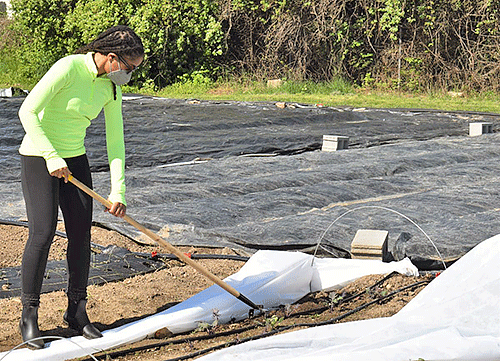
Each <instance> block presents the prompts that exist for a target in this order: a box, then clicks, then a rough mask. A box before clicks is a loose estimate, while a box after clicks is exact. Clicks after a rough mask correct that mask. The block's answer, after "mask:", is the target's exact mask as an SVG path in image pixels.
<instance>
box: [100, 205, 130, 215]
mask: <svg viewBox="0 0 500 361" xmlns="http://www.w3.org/2000/svg"><path fill="white" fill-rule="evenodd" d="M105 212H109V213H111V214H112V215H113V216H116V217H120V218H123V216H124V215H125V213H126V212H127V206H126V205H125V204H123V203H120V202H115V203H113V205H112V206H111V209H105Z"/></svg>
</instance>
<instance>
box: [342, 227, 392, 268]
mask: <svg viewBox="0 0 500 361" xmlns="http://www.w3.org/2000/svg"><path fill="white" fill-rule="evenodd" d="M388 238H389V232H388V231H380V230H372V229H360V230H358V231H357V232H356V235H355V236H354V239H353V241H352V243H351V255H352V258H360V259H378V260H380V261H383V260H386V259H387V258H388V257H387V254H388V251H387V239H388Z"/></svg>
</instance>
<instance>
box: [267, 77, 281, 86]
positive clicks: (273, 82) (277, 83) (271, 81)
mask: <svg viewBox="0 0 500 361" xmlns="http://www.w3.org/2000/svg"><path fill="white" fill-rule="evenodd" d="M282 85H283V80H281V79H269V80H268V81H267V87H268V88H279V87H280V86H282Z"/></svg>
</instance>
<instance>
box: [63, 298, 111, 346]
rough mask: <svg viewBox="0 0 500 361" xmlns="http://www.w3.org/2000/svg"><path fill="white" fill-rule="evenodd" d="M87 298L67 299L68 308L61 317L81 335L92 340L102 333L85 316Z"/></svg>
mask: <svg viewBox="0 0 500 361" xmlns="http://www.w3.org/2000/svg"><path fill="white" fill-rule="evenodd" d="M86 307H87V300H85V299H83V300H80V301H77V302H74V301H68V309H67V310H66V312H65V313H64V316H63V319H64V321H66V323H67V324H68V325H69V327H71V328H72V329H74V330H77V331H78V332H80V333H81V334H82V335H83V337H85V338H87V339H89V340H93V339H95V338H99V337H102V333H101V332H100V331H99V330H98V329H97V328H95V326H94V325H93V324H91V323H90V320H89V316H87V310H86Z"/></svg>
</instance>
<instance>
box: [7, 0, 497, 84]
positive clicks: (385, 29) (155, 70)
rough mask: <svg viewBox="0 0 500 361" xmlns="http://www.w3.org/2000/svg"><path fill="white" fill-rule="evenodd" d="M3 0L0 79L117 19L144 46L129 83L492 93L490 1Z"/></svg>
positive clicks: (35, 70) (27, 78)
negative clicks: (225, 81) (226, 81)
mask: <svg viewBox="0 0 500 361" xmlns="http://www.w3.org/2000/svg"><path fill="white" fill-rule="evenodd" d="M12 6H13V8H14V10H15V18H14V19H13V21H12V22H11V24H9V25H8V31H6V30H5V29H6V28H5V27H3V29H4V30H3V31H4V33H5V34H8V38H9V39H8V41H6V42H5V43H4V44H3V45H2V44H0V60H1V62H0V71H1V72H2V75H1V76H3V77H7V76H12V77H14V78H15V79H16V80H15V81H22V82H28V83H30V84H32V83H34V82H36V81H37V80H38V79H39V78H40V77H41V76H42V75H43V74H44V73H45V72H46V71H47V70H48V68H49V67H50V66H51V65H52V64H53V63H54V62H55V61H56V60H57V59H59V58H60V57H62V56H65V55H68V54H71V53H73V52H74V51H75V50H76V49H77V48H78V47H80V46H82V45H84V44H86V43H88V42H89V41H90V40H92V39H93V38H94V37H95V36H96V35H97V34H98V33H100V32H101V31H103V30H105V29H107V28H109V27H110V26H112V25H116V24H125V25H129V26H131V27H132V28H134V29H135V30H136V32H137V33H138V34H139V35H140V36H141V38H142V39H143V42H144V46H145V51H146V61H145V62H144V64H143V66H142V67H141V68H140V70H139V71H137V72H136V73H134V77H133V82H132V84H131V85H132V86H134V87H137V88H141V87H144V89H147V91H159V90H160V89H162V88H164V87H166V86H169V87H171V90H173V91H179V92H181V91H186V90H189V91H190V92H191V93H193V94H194V93H197V92H200V91H207V89H210V88H211V87H213V86H214V83H215V82H217V80H218V79H219V78H220V77H226V78H231V77H242V76H244V75H245V76H249V77H250V78H251V79H252V80H253V81H259V82H262V81H265V80H266V79H269V78H281V79H285V78H286V79H288V81H286V82H285V84H284V85H283V86H282V89H281V90H283V91H287V92H290V93H293V94H315V93H317V92H324V91H329V90H328V89H318V87H319V86H320V87H323V86H325V84H327V83H329V82H337V84H336V85H335V86H332V90H331V92H336V91H338V92H340V93H341V94H342V93H344V92H350V91H351V90H350V89H349V87H350V85H349V86H347V85H346V83H347V82H348V83H349V84H351V83H354V84H356V85H359V86H363V87H366V88H371V89H375V88H379V89H386V90H387V89H388V90H391V89H398V90H405V91H406V90H409V91H425V90H429V88H432V87H437V88H440V89H445V90H447V89H457V88H460V89H467V90H468V91H470V92H476V91H488V90H495V91H497V90H500V68H498V66H497V64H498V63H499V61H500V53H499V52H498V51H497V49H498V48H499V47H500V0H451V1H447V0H366V1H357V0H328V1H325V0H216V1H209V0H183V1H182V0H88V1H87V0H12ZM471 14H473V15H471ZM0 31H2V30H1V29H0ZM2 34H3V33H2ZM7 74H9V75H7ZM339 79H345V80H342V81H343V82H344V85H342V83H339ZM294 82H295V83H294ZM299 83H300V85H298V84H299ZM175 84H176V85H175ZM315 84H320V85H319V86H317V85H315ZM335 87H337V88H339V87H340V89H334V88H335ZM266 91H267V92H279V91H280V89H275V90H269V89H268V90H266Z"/></svg>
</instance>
